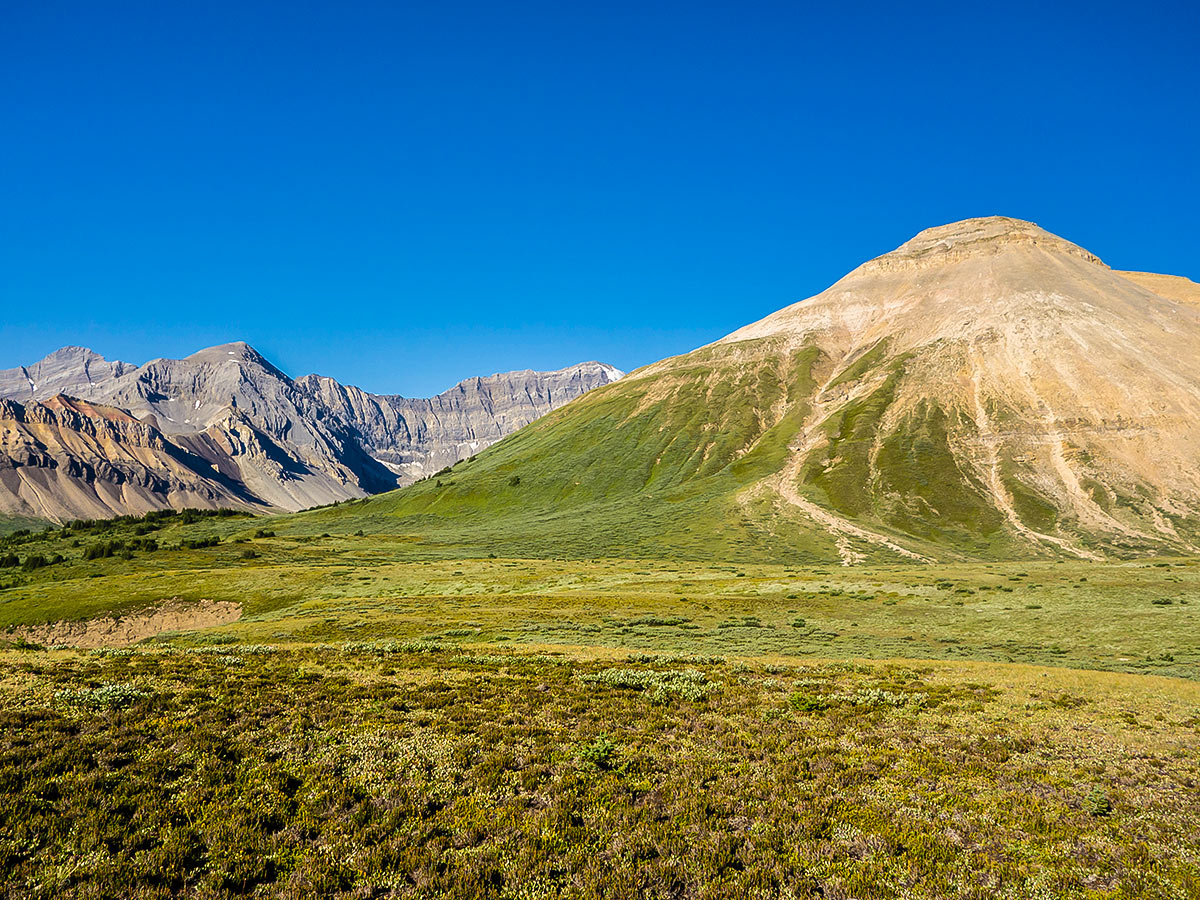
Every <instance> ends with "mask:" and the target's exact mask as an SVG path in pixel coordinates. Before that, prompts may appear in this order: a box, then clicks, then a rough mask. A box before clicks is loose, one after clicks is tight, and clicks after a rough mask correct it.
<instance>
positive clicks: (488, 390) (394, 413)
mask: <svg viewBox="0 0 1200 900" xmlns="http://www.w3.org/2000/svg"><path fill="white" fill-rule="evenodd" d="M622 374H623V373H622V372H621V371H619V370H618V369H615V368H613V367H612V366H608V365H604V364H603V363H598V362H586V363H580V364H579V365H576V366H571V367H569V368H566V369H560V370H558V371H556V372H532V371H528V370H526V371H522V372H506V373H504V374H501V375H490V376H487V377H483V378H471V379H468V380H466V381H462V382H459V383H458V384H456V385H455V386H454V387H452V388H451V389H450V390H448V391H445V392H444V393H441V394H438V395H437V396H436V397H431V398H429V399H427V400H426V399H417V400H414V399H409V398H406V397H399V396H396V395H394V394H386V395H380V394H368V393H367V392H366V391H363V390H360V389H359V388H356V387H349V386H344V385H341V384H338V383H337V382H336V381H334V380H333V379H332V378H325V377H322V376H319V375H308V376H305V377H304V378H301V379H298V380H297V382H296V383H297V385H298V386H299V387H300V388H301V389H302V390H304V391H305V392H306V393H308V395H309V396H311V397H313V398H314V399H315V400H316V402H318V403H320V404H321V405H322V406H324V407H325V408H326V409H329V410H332V411H333V412H334V413H335V414H337V415H338V416H339V417H340V418H341V419H342V420H343V421H345V422H348V423H350V424H351V425H352V426H353V428H354V429H355V432H356V434H357V436H358V438H359V440H360V441H361V443H362V445H363V446H364V447H365V448H366V449H367V450H368V452H369V453H370V454H371V455H372V456H373V457H374V458H375V459H378V460H380V461H381V462H383V463H384V464H385V465H387V466H388V467H389V468H390V469H391V470H392V471H393V472H395V473H396V474H397V475H398V476H399V478H400V482H401V483H402V484H408V483H411V482H413V481H416V480H417V479H419V478H423V477H425V476H426V475H430V474H432V473H434V472H437V471H438V470H440V469H442V468H443V467H445V466H448V465H453V464H454V463H456V462H458V460H460V459H465V458H466V457H468V456H472V455H474V454H475V453H478V452H479V451H480V450H482V449H484V448H485V447H488V446H490V445H491V444H494V443H495V442H496V441H498V440H500V438H502V437H504V436H505V435H506V434H511V433H512V432H514V431H516V430H517V429H518V428H523V427H524V426H526V425H528V424H529V423H530V422H532V421H533V420H534V419H537V418H539V417H541V416H544V415H545V414H546V413H548V412H550V411H551V410H553V409H556V408H558V407H559V406H562V405H563V404H565V403H568V402H569V401H571V400H574V399H575V398H576V397H579V396H581V395H582V394H585V393H586V392H588V391H590V390H591V389H592V388H595V387H599V386H600V385H603V384H608V383H609V382H611V381H616V380H617V379H618V378H620V377H621V376H622Z"/></svg>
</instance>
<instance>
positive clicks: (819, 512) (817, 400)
mask: <svg viewBox="0 0 1200 900" xmlns="http://www.w3.org/2000/svg"><path fill="white" fill-rule="evenodd" d="M851 355H852V354H851ZM843 371H845V367H841V368H839V369H838V370H837V371H835V372H834V373H833V374H832V375H830V376H829V378H828V379H827V380H826V381H825V383H824V384H822V385H821V386H820V388H818V389H817V391H816V392H815V394H814V399H813V408H812V412H811V413H810V414H809V415H808V417H807V418H806V419H805V422H804V424H803V426H802V427H801V429H800V435H799V437H797V438H796V440H795V441H793V442H792V444H791V445H790V446H789V448H788V449H789V450H790V451H791V456H790V457H789V459H788V462H787V465H785V466H784V467H783V469H782V470H781V471H780V472H779V473H778V474H776V475H773V476H771V477H770V478H769V479H767V481H766V484H767V485H768V486H769V487H770V488H771V489H772V490H773V491H774V492H775V493H776V494H778V495H779V496H780V497H781V498H783V500H785V501H786V502H787V503H789V504H790V505H792V506H794V507H795V508H796V509H798V510H799V511H800V512H801V513H803V514H804V515H805V516H807V517H808V518H810V519H812V520H813V521H814V522H816V523H817V524H818V525H820V526H822V527H823V528H825V530H826V531H828V532H829V533H830V534H831V535H833V536H834V538H835V539H836V542H837V548H838V555H839V556H841V558H842V565H843V566H852V565H857V564H858V563H861V562H864V561H865V560H866V555H865V554H863V553H862V552H860V551H858V550H856V549H854V546H853V545H852V543H851V541H850V539H851V538H855V539H857V540H860V541H864V542H866V543H869V544H874V545H875V546H877V547H883V548H884V549H885V550H890V551H891V552H893V553H896V554H898V555H900V556H903V557H905V558H906V559H911V560H915V561H916V562H923V563H932V562H934V560H933V559H932V558H930V557H928V556H924V555H922V554H920V553H917V552H915V551H913V550H909V549H908V548H907V547H902V546H900V545H899V544H897V543H896V542H895V541H893V540H891V539H889V538H887V537H885V536H884V535H882V534H879V533H877V532H874V531H871V530H870V529H867V528H863V527H862V526H861V525H857V524H855V523H854V522H851V521H850V520H849V519H846V518H844V517H842V516H840V515H838V514H837V513H834V512H832V511H830V510H828V509H825V508H824V507H822V506H818V505H817V504H816V503H813V502H812V501H811V500H809V499H808V498H807V497H805V496H803V495H802V494H801V493H800V492H799V491H798V490H796V481H797V479H798V478H799V475H800V467H801V466H802V465H803V464H804V460H805V458H806V457H807V455H808V452H809V451H810V450H812V449H813V447H814V446H815V444H816V441H817V438H818V436H819V431H818V429H819V428H820V426H821V425H822V424H824V422H825V420H826V419H828V418H829V416H830V415H831V414H832V412H833V411H834V410H835V409H837V408H840V407H842V406H844V405H846V404H847V403H850V402H852V401H854V400H856V399H858V398H859V397H862V396H863V395H865V394H868V393H870V392H871V391H873V390H874V389H875V388H876V387H878V385H879V383H880V382H881V381H882V378H876V379H872V380H868V381H863V382H860V383H859V384H857V385H855V386H854V387H853V388H852V389H851V390H850V391H848V392H847V393H846V394H844V395H841V396H839V397H837V398H836V399H831V398H826V399H823V398H825V393H826V391H828V390H829V387H830V385H831V384H833V382H834V381H835V380H836V379H837V377H838V376H839V375H841V373H842V372H843Z"/></svg>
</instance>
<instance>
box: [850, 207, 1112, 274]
mask: <svg viewBox="0 0 1200 900" xmlns="http://www.w3.org/2000/svg"><path fill="white" fill-rule="evenodd" d="M1015 248H1036V249H1038V250H1041V251H1044V252H1048V253H1052V254H1065V255H1069V256H1074V257H1077V258H1079V259H1084V260H1086V261H1088V262H1091V263H1095V264H1097V265H1100V266H1104V263H1103V262H1102V261H1101V260H1100V258H1099V257H1098V256H1096V255H1095V254H1094V253H1091V252H1089V251H1087V250H1085V249H1084V248H1082V247H1080V246H1078V245H1077V244H1072V243H1071V242H1070V241H1067V240H1064V239H1063V238H1060V237H1059V236H1058V235H1056V234H1051V233H1050V232H1049V231H1046V230H1045V229H1044V228H1041V227H1040V226H1038V225H1036V224H1035V223H1033V222H1027V221H1025V220H1024V219H1014V218H1011V217H1009V216H983V217H980V218H974V219H963V220H961V221H959V222H951V223H949V224H947V225H938V226H936V227H934V228H926V229H925V230H924V231H921V232H919V233H918V234H917V235H915V236H914V237H913V238H912V239H910V240H908V241H906V242H904V243H903V244H901V245H900V246H899V247H897V248H896V249H895V250H893V251H891V252H890V253H885V254H884V255H883V256H879V257H876V258H875V259H873V260H871V261H869V262H867V263H864V264H863V265H862V266H860V267H859V268H858V269H856V270H855V272H863V273H865V272H873V271H881V270H889V269H911V268H927V267H932V266H940V265H947V264H952V263H955V262H959V261H961V260H963V259H967V258H982V257H989V256H996V255H998V254H1000V253H1003V252H1005V251H1007V250H1011V249H1015ZM1105 268H1107V266H1105Z"/></svg>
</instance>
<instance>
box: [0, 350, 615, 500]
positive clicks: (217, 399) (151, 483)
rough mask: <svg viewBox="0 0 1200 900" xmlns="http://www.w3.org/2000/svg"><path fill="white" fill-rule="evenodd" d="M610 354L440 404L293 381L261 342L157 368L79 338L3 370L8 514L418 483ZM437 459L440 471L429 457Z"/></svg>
mask: <svg viewBox="0 0 1200 900" xmlns="http://www.w3.org/2000/svg"><path fill="white" fill-rule="evenodd" d="M619 374H620V373H617V372H616V370H614V369H612V368H611V367H607V366H601V365H599V364H596V363H586V364H583V365H581V366H575V367H571V368H569V369H564V370H562V371H560V372H552V373H536V372H519V373H510V374H509V375H497V376H491V377H490V378H485V379H473V380H471V381H465V382H463V383H461V384H460V385H458V386H457V387H456V388H454V389H452V390H451V391H448V392H446V394H443V395H439V397H437V398H433V399H431V400H404V399H403V398H399V397H376V396H375V395H372V394H368V393H366V392H364V391H361V390H359V389H357V388H347V387H343V386H342V385H340V384H338V383H337V382H335V381H333V380H332V379H325V378H317V377H316V376H308V377H306V378H302V379H298V380H292V379H291V378H289V377H288V376H287V375H285V374H284V373H283V372H281V371H280V370H279V369H278V368H276V367H275V366H273V365H272V364H271V363H270V362H268V361H267V360H266V359H264V358H263V357H262V356H261V355H260V354H259V353H258V352H257V351H255V350H254V348H252V347H250V346H249V345H248V344H245V343H242V342H238V343H232V344H223V345H220V346H217V347H210V348H208V349H206V350H201V351H199V352H197V353H194V354H192V355H191V356H188V357H186V358H185V359H181V360H173V359H156V360H151V361H150V362H148V363H146V364H144V365H142V366H132V365H129V364H126V363H121V362H109V361H107V360H105V359H104V358H103V357H101V356H99V355H98V354H95V353H93V352H92V351H90V350H87V349H84V348H78V347H68V348H63V349H62V350H59V351H56V352H55V353H52V354H51V355H50V356H48V357H46V358H45V359H44V360H42V361H40V362H38V363H35V364H34V365H31V366H28V367H20V368H17V369H9V370H6V371H0V397H5V398H9V401H10V402H4V405H2V406H0V436H2V439H3V443H0V472H2V473H3V475H2V477H0V513H7V514H18V515H28V516H36V517H41V518H49V519H53V520H62V519H64V518H73V517H94V516H104V515H118V514H124V513H129V512H145V511H148V510H150V509H155V508H161V507H180V506H197V507H217V506H234V507H239V508H254V509H271V508H275V509H286V510H295V509H302V508H307V507H310V506H314V505H321V504H325V503H330V502H334V501H337V500H342V499H346V498H349V497H362V496H366V495H367V494H371V493H377V492H379V491H385V490H390V489H392V488H394V487H396V486H397V485H399V484H402V483H407V481H411V480H413V479H415V478H417V477H420V475H421V474H423V473H425V471H427V470H428V471H435V470H436V468H440V467H441V466H443V465H449V464H451V463H453V462H456V461H457V460H458V459H459V458H461V457H463V456H466V455H470V454H471V453H473V452H475V451H476V450H478V449H482V448H483V447H485V446H487V445H489V444H491V443H493V442H494V441H496V440H499V439H500V438H501V437H503V436H505V435H506V434H508V433H510V432H511V431H513V430H514V429H516V428H519V427H521V425H524V424H526V423H528V422H529V421H532V420H533V419H534V418H536V417H537V416H538V415H541V414H543V413H544V412H547V411H549V410H550V409H554V408H556V407H557V406H560V405H561V404H562V403H565V402H567V401H568V400H570V399H573V398H574V397H576V396H578V395H579V394H580V393H582V392H583V391H585V390H588V389H590V388H591V387H594V386H596V385H598V384H603V383H606V382H607V381H608V380H611V379H612V378H614V377H616V376H618V375H619ZM431 466H432V467H434V468H430V467H431Z"/></svg>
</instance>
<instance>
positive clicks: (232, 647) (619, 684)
mask: <svg viewBox="0 0 1200 900" xmlns="http://www.w3.org/2000/svg"><path fill="white" fill-rule="evenodd" d="M0 672H2V675H3V689H4V691H5V706H4V712H3V714H2V717H3V720H4V721H3V728H0V784H2V785H3V791H2V796H0V804H2V805H0V872H2V873H3V875H2V878H3V891H4V894H5V895H6V896H11V897H38V896H79V897H83V896H123V897H166V896H179V895H188V896H206V897H232V896H335V897H385V896H394V897H433V896H456V897H457V896H461V897H600V896H609V897H611V896H647V897H839V898H849V897H979V898H983V897H1014V898H1015V897H1021V898H1025V897H1139V898H1145V897H1164V898H1165V897H1188V896H1197V892H1200V880H1198V875H1197V873H1198V871H1200V867H1198V861H1200V837H1198V835H1200V829H1198V828H1197V813H1196V811H1195V805H1194V803H1193V801H1194V798H1195V795H1196V790H1197V786H1198V783H1200V754H1198V752H1197V751H1198V750H1200V686H1198V685H1196V684H1195V683H1193V682H1189V681H1184V680H1179V679H1163V678H1152V677H1146V676H1136V675H1125V674H1106V673H1089V674H1088V675H1087V676H1086V677H1085V676H1084V675H1081V674H1080V673H1078V672H1073V671H1070V670H1046V669H1039V668H1035V667H1027V666H1013V665H998V664H988V663H967V662H953V663H912V662H908V663H896V662H887V663H884V662H879V663H865V662H859V663H846V662H831V661H816V660H800V659H794V660H788V661H774V662H770V663H764V662H761V661H753V660H734V659H720V658H715V657H704V656H679V655H671V654H661V655H660V654H644V653H636V654H624V653H617V652H613V651H609V652H605V653H594V654H579V653H557V652H545V651H543V652H537V653H533V652H526V653H517V654H514V653H508V652H504V653H499V652H488V653H483V652H460V651H458V650H453V649H447V648H444V647H439V646H438V645H437V644H429V643H422V642H409V643H402V642H382V643H367V642H359V643H355V644H351V645H349V646H345V645H314V646H307V647H291V648H272V647H264V646H262V645H249V644H223V645H210V646H204V647H192V648H171V647H151V648H138V649H136V650H123V651H93V652H83V653H80V652H74V651H55V652H46V651H28V650H25V651H18V650H11V651H7V652H6V653H5V654H4V655H3V658H2V659H0Z"/></svg>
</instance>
